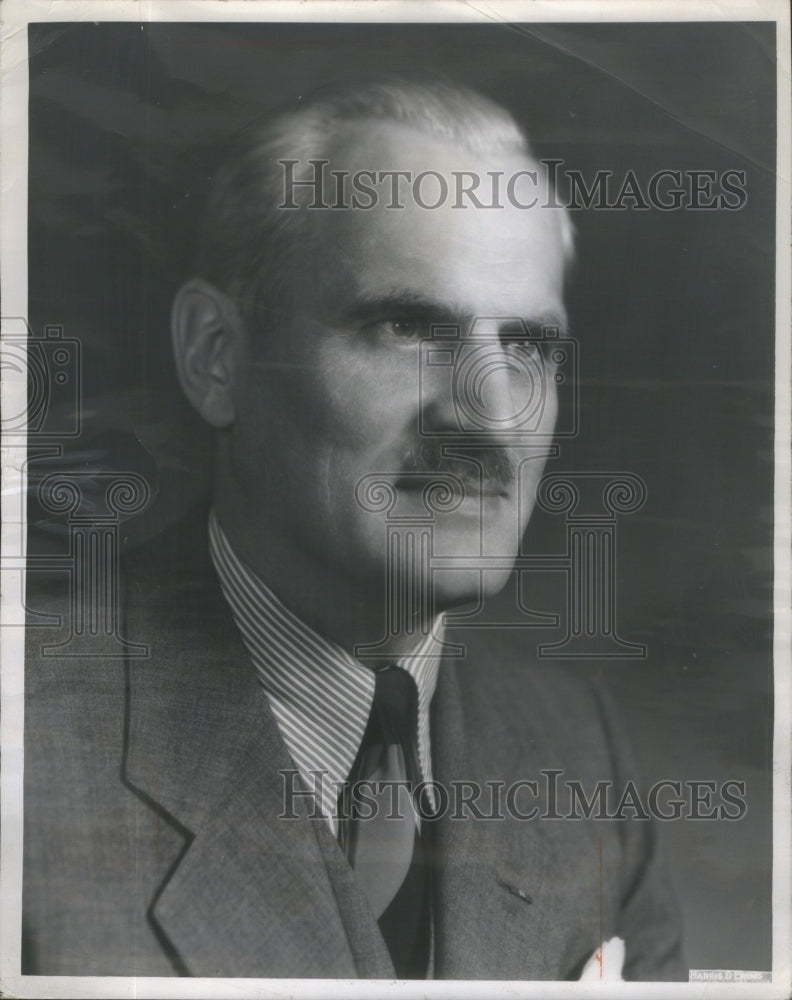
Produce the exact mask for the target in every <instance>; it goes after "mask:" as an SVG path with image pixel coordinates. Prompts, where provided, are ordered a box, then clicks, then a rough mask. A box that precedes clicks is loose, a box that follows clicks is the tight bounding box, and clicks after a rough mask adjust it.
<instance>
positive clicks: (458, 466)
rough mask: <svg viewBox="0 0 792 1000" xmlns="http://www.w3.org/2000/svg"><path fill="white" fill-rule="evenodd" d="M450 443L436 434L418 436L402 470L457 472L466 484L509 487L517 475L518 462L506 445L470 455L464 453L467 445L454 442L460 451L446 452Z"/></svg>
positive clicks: (436, 472)
mask: <svg viewBox="0 0 792 1000" xmlns="http://www.w3.org/2000/svg"><path fill="white" fill-rule="evenodd" d="M448 447H449V446H448V445H447V444H444V443H443V442H442V441H439V440H437V439H435V438H419V439H418V440H417V441H415V442H413V444H411V445H410V447H409V448H408V449H407V451H406V452H405V454H404V458H403V460H402V463H401V472H402V473H419V474H424V475H438V474H442V473H447V474H449V475H453V476H457V477H458V478H459V479H461V480H462V482H463V483H465V484H471V483H475V484H476V485H478V482H479V477H480V478H481V484H482V486H490V487H496V488H498V489H507V488H508V487H510V486H512V485H513V484H514V482H515V480H516V478H517V466H516V463H515V462H514V460H513V459H512V457H511V456H510V455H509V453H508V451H506V449H505V448H501V447H498V446H497V445H492V446H490V447H487V448H476V449H475V450H474V449H471V450H470V453H469V454H470V457H467V456H466V455H465V454H464V451H465V449H464V447H463V446H459V447H456V446H454V451H455V452H456V453H457V454H455V455H454V454H447V453H446V450H445V449H447V448H448Z"/></svg>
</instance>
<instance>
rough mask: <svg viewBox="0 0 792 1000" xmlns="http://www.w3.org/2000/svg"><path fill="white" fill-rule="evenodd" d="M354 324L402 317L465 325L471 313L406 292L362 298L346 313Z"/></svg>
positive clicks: (446, 303)
mask: <svg viewBox="0 0 792 1000" xmlns="http://www.w3.org/2000/svg"><path fill="white" fill-rule="evenodd" d="M346 315H347V318H348V319H350V320H352V321H355V322H366V321H367V320H368V321H371V320H376V319H386V318H391V319H393V318H398V317H402V316H403V317H405V318H408V319H411V318H416V319H417V318H421V319H426V320H430V321H435V322H443V323H459V324H460V325H463V324H467V323H469V322H470V320H471V319H472V317H471V314H470V313H469V312H468V311H467V310H465V309H462V308H460V307H459V306H457V305H455V304H453V303H449V302H440V301H438V300H436V299H430V298H427V297H426V296H424V295H418V294H416V293H414V292H409V291H398V292H392V293H388V294H386V295H381V296H380V295H378V296H370V297H369V296H364V297H362V298H360V299H358V301H357V302H356V303H355V304H354V305H353V306H352V308H351V309H350V310H348V312H347V314H346Z"/></svg>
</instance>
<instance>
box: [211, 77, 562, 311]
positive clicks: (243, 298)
mask: <svg viewBox="0 0 792 1000" xmlns="http://www.w3.org/2000/svg"><path fill="white" fill-rule="evenodd" d="M378 121H387V122H397V123H399V124H403V125H408V126H410V127H411V128H414V129H415V130H416V131H419V132H421V133H423V134H425V135H430V136H432V137H436V138H439V139H444V140H448V141H449V142H452V143H454V144H456V145H458V146H460V147H461V148H463V149H466V150H468V151H469V152H471V153H474V154H482V153H488V154H489V153H492V152H496V153H497V152H504V153H512V154H513V153H518V154H519V153H522V154H524V155H525V156H527V157H530V156H531V150H530V146H529V144H528V141H527V139H526V137H525V135H524V134H523V132H522V131H521V129H520V128H519V126H518V125H517V123H516V122H515V120H514V118H513V117H512V116H511V114H510V113H509V112H508V111H506V109H505V108H502V107H500V106H499V105H498V104H496V103H494V102H493V101H490V100H489V99H488V98H486V97H483V96H482V95H481V94H478V93H476V92H475V91H473V90H470V89H468V88H467V87H463V86H459V85H456V84H451V83H447V82H445V81H440V80H431V81H428V82H423V81H421V82H414V81H407V80H400V79H395V80H376V81H370V82H366V83H363V84H347V85H345V86H343V87H334V88H332V89H325V90H319V91H317V92H315V93H314V94H313V95H311V97H310V98H308V99H306V100H302V99H300V102H299V104H298V105H297V107H296V108H293V109H291V110H289V111H286V112H284V113H281V114H279V115H278V116H276V117H274V118H272V119H270V120H269V121H266V122H264V123H263V124H262V123H257V124H256V125H255V126H254V127H252V128H249V129H247V130H246V132H245V135H244V136H243V137H242V141H241V142H240V144H239V148H238V150H237V152H236V153H235V155H232V156H230V157H229V158H228V159H227V160H226V161H225V163H224V164H223V166H222V167H221V168H220V170H219V171H218V173H217V175H216V176H215V177H214V178H213V182H212V189H211V192H210V196H209V200H208V204H207V208H206V212H205V215H204V218H203V223H202V226H201V229H200V232H199V238H198V248H197V260H196V265H197V266H196V270H197V273H198V275H199V276H200V277H202V278H204V279H206V280H207V281H210V282H211V283H212V284H214V285H215V286H216V287H217V288H219V289H221V290H222V291H224V292H225V293H226V294H227V295H229V296H230V297H231V298H232V299H233V300H234V301H235V302H236V304H237V307H238V308H239V310H240V313H241V315H242V316H243V318H244V319H245V320H246V321H247V322H248V323H249V324H251V327H252V329H257V328H258V327H260V326H261V325H262V324H263V323H264V322H265V317H267V316H270V317H271V316H272V314H273V313H278V312H286V313H288V312H289V311H290V309H291V308H292V307H293V305H294V303H293V301H292V298H291V292H292V287H291V283H290V281H289V275H290V274H293V273H295V269H298V268H299V267H300V265H301V262H304V259H305V253H306V250H307V249H308V247H309V246H310V245H311V243H312V239H313V238H314V236H315V232H316V229H317V228H318V227H316V225H315V223H314V221H313V220H312V219H310V215H311V214H312V213H309V212H302V211H297V212H294V211H285V210H283V209H279V208H278V205H280V204H282V202H283V196H284V190H283V170H282V168H281V167H280V165H279V161H281V160H292V161H294V160H297V161H298V164H299V166H298V167H297V169H296V170H295V173H294V177H295V179H300V177H301V170H302V171H303V173H302V176H303V177H304V176H307V171H308V165H309V163H310V161H311V160H322V159H328V158H329V156H330V154H331V152H332V151H333V150H335V149H337V148H338V147H339V146H340V145H342V144H343V142H344V141H345V140H346V139H347V138H349V137H350V135H351V132H352V130H353V128H359V127H360V126H361V125H364V124H366V123H372V124H373V123H376V122H378ZM559 220H560V225H561V236H562V241H563V245H564V252H565V255H566V258H567V260H570V259H571V256H572V250H573V246H572V240H573V237H572V226H571V223H570V221H569V217H568V215H567V212H566V211H565V210H564V211H561V212H559Z"/></svg>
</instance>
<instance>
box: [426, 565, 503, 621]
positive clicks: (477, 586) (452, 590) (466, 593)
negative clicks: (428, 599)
mask: <svg viewBox="0 0 792 1000" xmlns="http://www.w3.org/2000/svg"><path fill="white" fill-rule="evenodd" d="M510 575H511V570H510V569H508V568H503V569H498V570H486V571H484V572H482V571H481V570H477V569H453V570H441V571H440V572H438V573H435V574H433V580H432V582H433V603H434V609H435V611H437V612H440V611H451V610H453V609H459V608H463V607H464V606H465V605H470V606H472V607H477V606H479V605H480V604H482V603H483V602H484V601H485V600H486V599H487V598H490V597H494V596H495V594H497V593H499V592H500V591H501V590H503V588H504V587H505V585H506V581H507V580H508V579H509V577H510Z"/></svg>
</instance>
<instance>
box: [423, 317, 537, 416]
mask: <svg viewBox="0 0 792 1000" xmlns="http://www.w3.org/2000/svg"><path fill="white" fill-rule="evenodd" d="M502 325H503V324H502V321H496V320H489V321H477V322H476V323H475V324H474V325H473V326H472V328H471V330H470V333H469V334H468V335H466V336H459V337H458V338H457V339H455V340H454V339H451V338H449V339H448V340H447V341H446V342H445V343H443V344H442V346H439V347H438V346H437V345H438V341H433V343H432V345H431V346H430V347H428V349H427V351H426V354H425V357H424V359H423V360H424V363H423V365H422V372H421V376H422V385H421V395H422V400H421V403H422V407H423V418H424V424H425V425H426V428H427V429H428V430H433V431H435V432H437V431H441V432H448V431H456V432H459V433H471V432H472V433H476V432H478V433H483V434H488V435H492V434H494V435H495V436H497V434H498V432H500V433H504V434H508V433H510V432H511V433H513V432H515V431H518V432H519V431H530V430H532V429H535V428H534V426H533V425H534V424H536V423H537V422H538V418H539V416H540V414H541V410H542V408H543V406H544V405H545V402H546V400H545V395H546V390H547V387H546V381H545V373H544V368H543V364H542V359H541V355H540V353H539V351H538V349H535V348H534V347H532V346H531V345H530V344H524V343H521V342H520V341H519V339H508V338H505V337H504V336H503V335H502V333H501V330H502ZM433 352H434V353H433Z"/></svg>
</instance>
